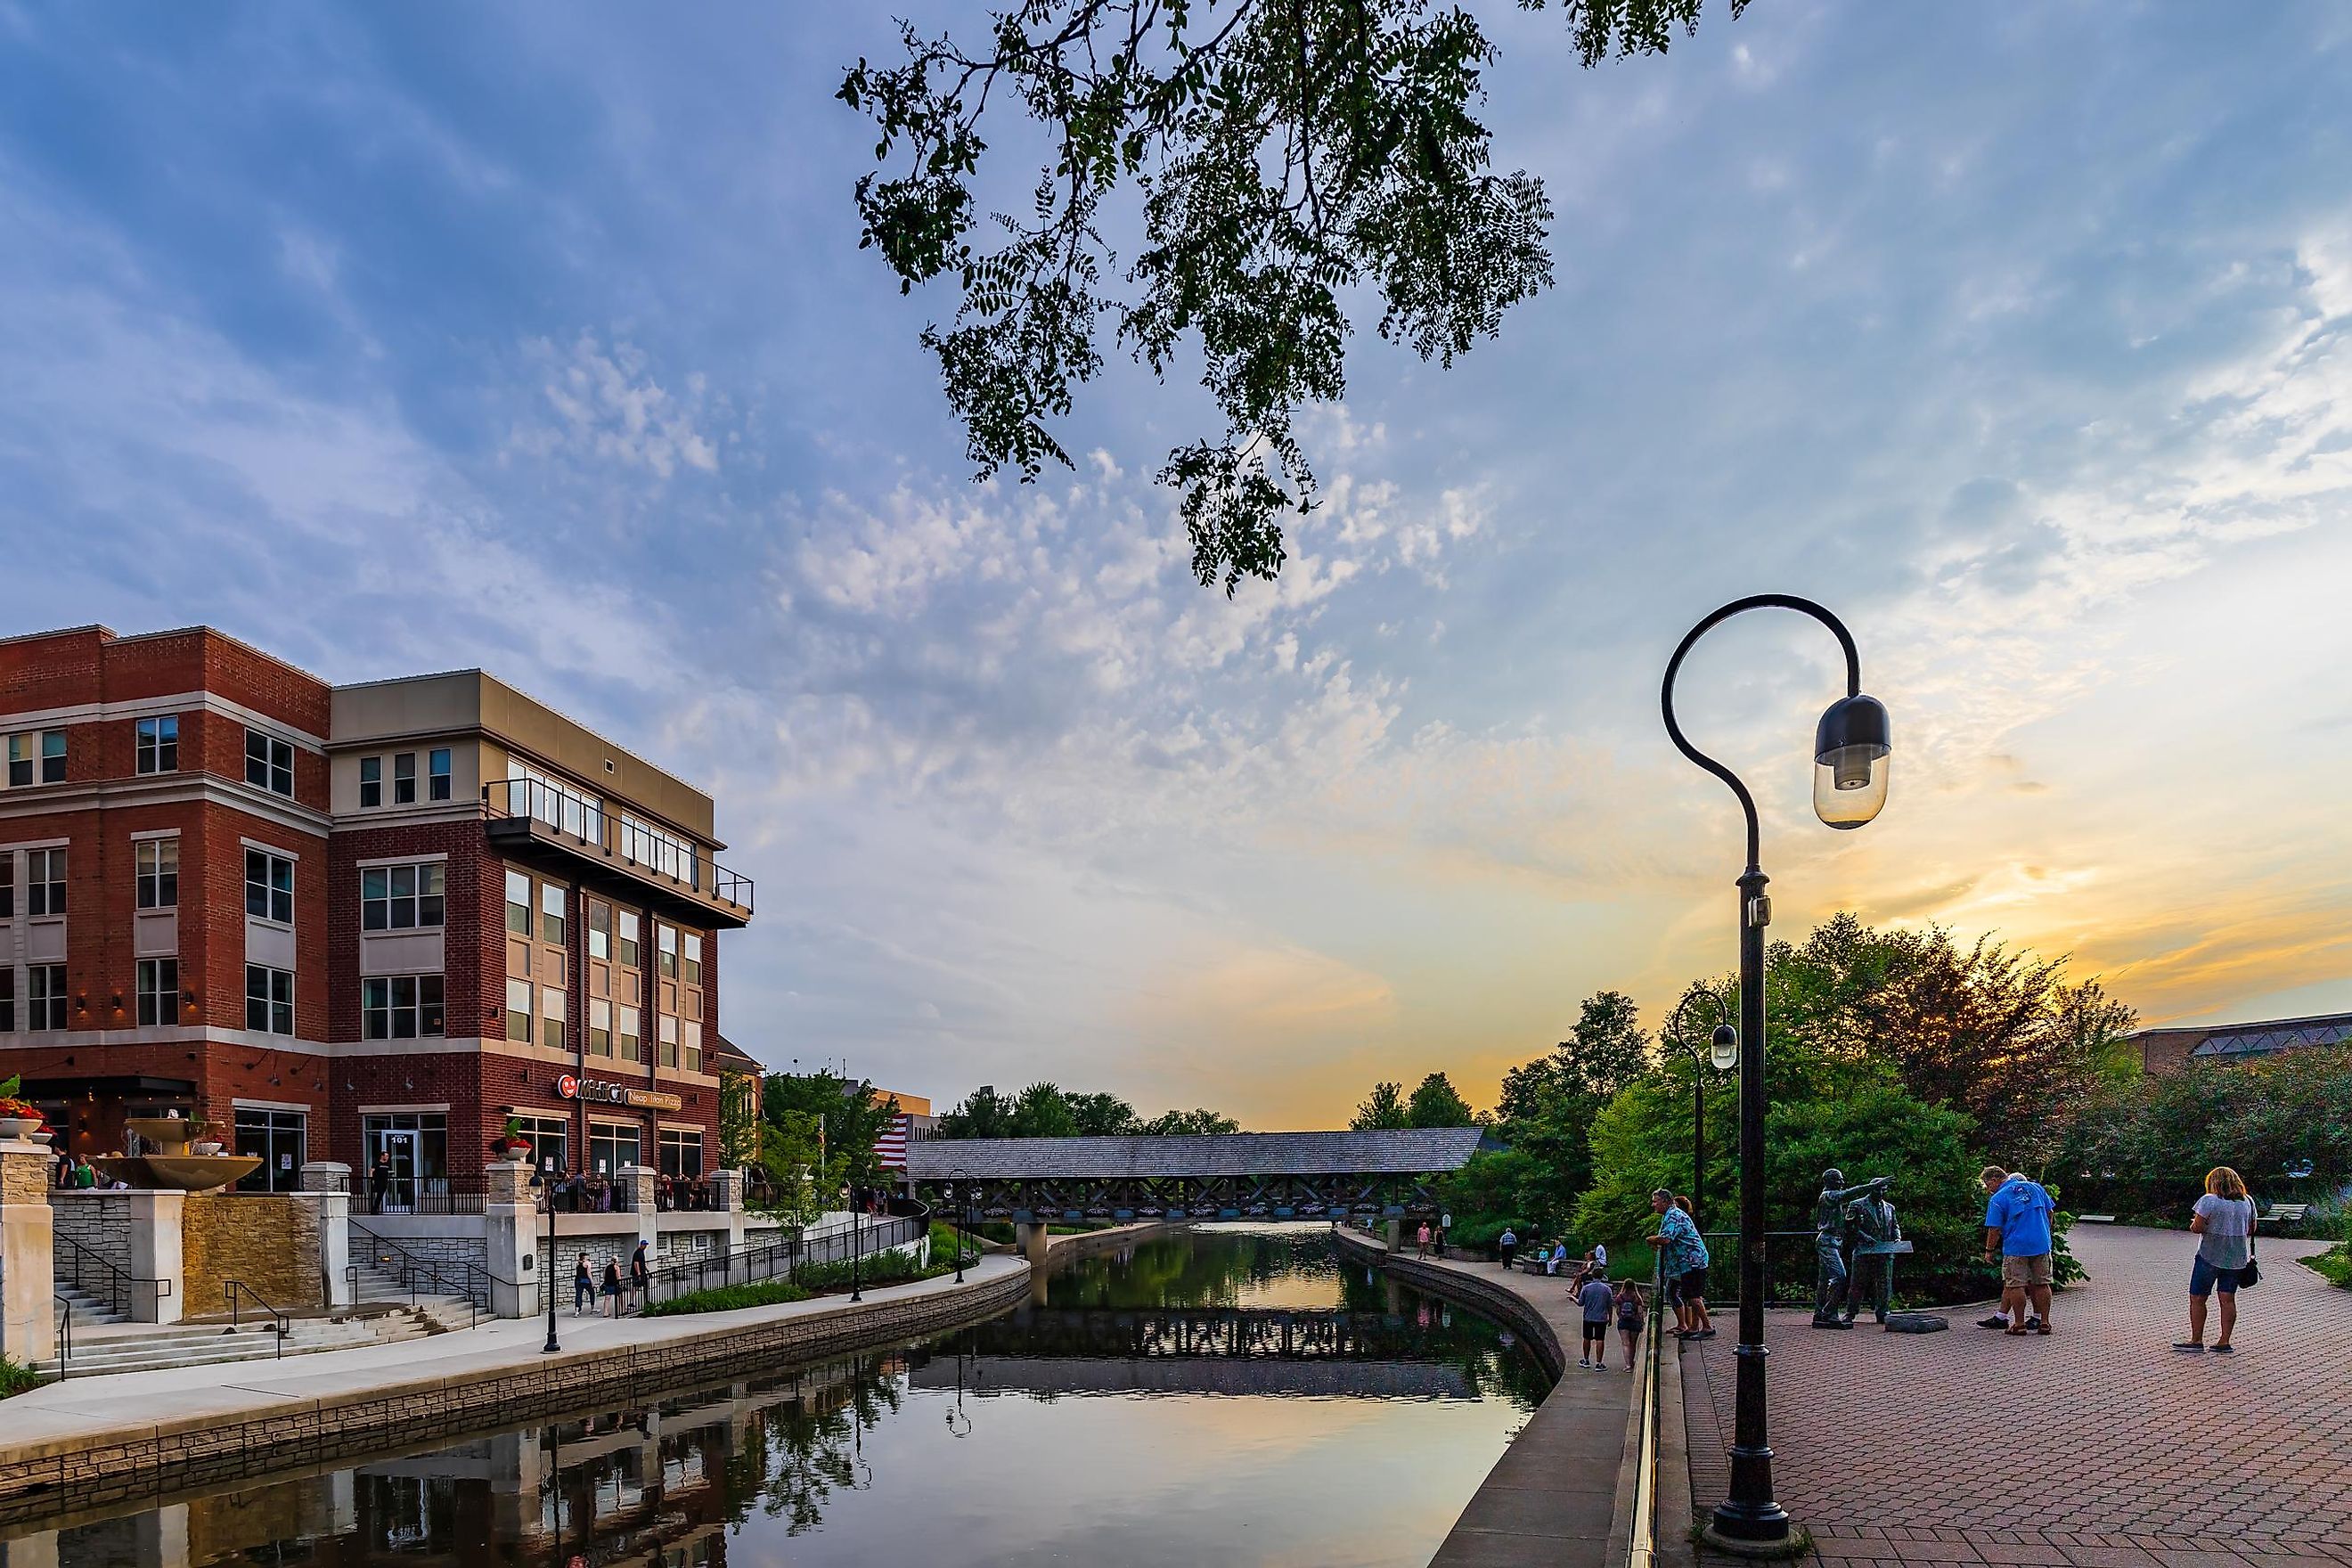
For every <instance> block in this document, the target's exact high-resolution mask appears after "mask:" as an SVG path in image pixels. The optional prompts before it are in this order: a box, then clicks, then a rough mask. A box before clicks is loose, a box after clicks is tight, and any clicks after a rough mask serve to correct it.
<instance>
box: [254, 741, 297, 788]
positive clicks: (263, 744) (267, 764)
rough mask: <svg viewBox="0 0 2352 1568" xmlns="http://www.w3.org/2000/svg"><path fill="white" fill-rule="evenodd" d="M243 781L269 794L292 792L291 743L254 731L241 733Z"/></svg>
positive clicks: (292, 764) (292, 753) (292, 756)
mask: <svg viewBox="0 0 2352 1568" xmlns="http://www.w3.org/2000/svg"><path fill="white" fill-rule="evenodd" d="M245 782H246V783H247V784H259V785H260V786H261V787H262V788H263V789H266V790H268V792H269V793H270V794H272V795H287V796H289V797H290V796H291V795H293V794H294V746H293V743H292V742H288V741H281V740H279V739H278V737H277V736H275V735H265V734H263V733H262V732H261V731H258V730H247V731H246V732H245Z"/></svg>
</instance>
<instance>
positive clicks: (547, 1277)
mask: <svg viewBox="0 0 2352 1568" xmlns="http://www.w3.org/2000/svg"><path fill="white" fill-rule="evenodd" d="M530 1184H531V1185H532V1186H534V1187H537V1188H539V1189H540V1194H539V1195H540V1201H541V1203H543V1204H545V1205H547V1271H546V1272H545V1273H544V1274H541V1276H540V1277H539V1293H540V1294H541V1295H542V1296H544V1297H546V1298H547V1342H546V1343H545V1344H543V1345H541V1346H540V1347H539V1353H540V1354H541V1355H554V1354H555V1353H556V1352H559V1351H561V1350H562V1348H563V1347H562V1345H559V1344H557V1343H556V1342H555V1184H554V1183H553V1182H551V1181H549V1180H548V1179H547V1174H546V1173H545V1172H542V1171H533V1172H532V1173H531V1174H530Z"/></svg>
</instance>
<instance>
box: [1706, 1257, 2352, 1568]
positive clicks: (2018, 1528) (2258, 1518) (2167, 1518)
mask: <svg viewBox="0 0 2352 1568" xmlns="http://www.w3.org/2000/svg"><path fill="white" fill-rule="evenodd" d="M2071 1239H2072V1242H2073V1245H2074V1252H2075V1256H2076V1257H2078V1258H2081V1259H2082V1261H2083V1266H2084V1268H2085V1269H2086V1270H2088V1272H2089V1274H2090V1279H2089V1282H2088V1283H2086V1284H2084V1285H2081V1286H2077V1287H2074V1288H2073V1289H2067V1290H2065V1291H2063V1292H2061V1293H2060V1295H2059V1297H2058V1299H2057V1301H2056V1303H2055V1304H2054V1306H2053V1310H2052V1313H2051V1318H2052V1327H2053V1333H2052V1334H2051V1335H2050V1337H2048V1338H2046V1339H2044V1338H2040V1337H2036V1336H2029V1337H2027V1338H2023V1339H2011V1338H2009V1337H2006V1336H2004V1335H2001V1334H1998V1333H1993V1332H1990V1331H1985V1330H1981V1329H1979V1328H1977V1327H1975V1326H1974V1320H1975V1319H1976V1318H1977V1317H1979V1316H1981V1315H1982V1314H1981V1312H1969V1311H1961V1310H1953V1311H1951V1312H1950V1313H1948V1316H1949V1317H1950V1318H1951V1319H1952V1329H1951V1331H1950V1332H1948V1333H1941V1334H1926V1335H1909V1334H1885V1333H1876V1332H1873V1331H1870V1330H1869V1329H1868V1328H1867V1327H1864V1328H1862V1329H1857V1330H1855V1331H1853V1332H1851V1333H1824V1332H1821V1331H1816V1330H1811V1329H1809V1328H1807V1327H1806V1326H1805V1318H1804V1315H1803V1314H1801V1313H1797V1312H1774V1313H1772V1314H1771V1315H1770V1322H1769V1326H1768V1328H1767V1331H1766V1340H1767V1343H1768V1344H1769V1347H1770V1350H1771V1352H1772V1354H1771V1361H1770V1363H1769V1366H1770V1374H1771V1383H1770V1386H1771V1409H1772V1447H1773V1453H1774V1474H1775V1480H1776V1483H1777V1489H1778V1491H1779V1494H1780V1501H1781V1503H1782V1505H1783V1506H1784V1507H1786V1508H1787V1509H1788V1510H1789V1511H1790V1514H1791V1515H1792V1516H1793V1517H1794V1518H1796V1519H1797V1521H1799V1522H1801V1523H1802V1524H1804V1525H1806V1526H1808V1527H1809V1528H1811V1530H1812V1531H1813V1532H1814V1539H1815V1542H1816V1552H1817V1555H1818V1558H1819V1560H1820V1562H1821V1563H1822V1564H1823V1565H1824V1568H1862V1565H1864V1564H1876V1563H1889V1564H1894V1563H1903V1564H1925V1563H1936V1564H1943V1565H1950V1564H1965V1563H2026V1564H2050V1565H2052V1568H2346V1565H2347V1564H2352V1291H2347V1290H2339V1289H2335V1288H2334V1287H2332V1286H2330V1285H2328V1284H2327V1283H2326V1281H2325V1280H2323V1279H2320V1278H2319V1276H2318V1275H2316V1274H2315V1273H2313V1272H2312V1271H2311V1270H2310V1269H2308V1268H2305V1267H2304V1266H2303V1265H2302V1264H2300V1263H2298V1262H2296V1261H2294V1259H2295V1258H2297V1257H2298V1256H2301V1255H2305V1254H2308V1253H2311V1252H2315V1251H2317V1250H2320V1248H2321V1246H2322V1245H2323V1244H2319V1243H2313V1242H2295V1241H2288V1240H2284V1239H2282V1238H2279V1237H2263V1238H2262V1239H2261V1253H2262V1260H2263V1279H2262V1283H2261V1284H2260V1285H2258V1286H2256V1287H2255V1288H2253V1289H2250V1290H2248V1291H2247V1292H2246V1293H2245V1298H2244V1300H2245V1315H2244V1318H2243V1320H2242V1322H2241V1324H2240V1326H2239V1332H2238V1334H2237V1336H2236V1338H2237V1342H2238V1346H2239V1349H2238V1353H2236V1354H2235V1355H2232V1356H2216V1355H2212V1354H2210V1353H2209V1354H2206V1355H2182V1354H2179V1353H2176V1352H2174V1351H2173V1350H2172V1349H2171V1344H2172V1342H2173V1341H2175V1340H2177V1339H2184V1338H2186V1337H2187V1336H2188V1288H2189V1287H2188V1279H2189V1258H2191V1256H2192V1255H2193V1253H2194V1251H2195V1243H2194V1240H2193V1238H2191V1237H2189V1235H2188V1234H2187V1233H2186V1232H2183V1231H2167V1230H2143V1229H2137V1228H2133V1227H2128V1226H2076V1227H2075V1229H2074V1233H2073V1237H2072V1238H2071ZM1717 1324H1718V1326H1719V1327H1720V1328H1722V1329H1723V1330H1724V1332H1723V1333H1722V1334H1721V1335H1720V1337H1718V1338H1717V1339H1714V1340H1710V1341H1706V1342H1705V1343H1704V1345H1703V1347H1701V1348H1695V1349H1691V1350H1687V1351H1685V1352H1684V1354H1683V1357H1682V1362H1683V1366H1684V1387H1685V1393H1686V1396H1687V1397H1686V1400H1685V1419H1686V1421H1687V1423H1688V1429H1689V1447H1690V1454H1691V1472H1692V1483H1693V1493H1694V1496H1695V1497H1696V1500H1697V1504H1698V1507H1699V1509H1700V1510H1701V1511H1704V1510H1706V1509H1707V1508H1709V1507H1711V1506H1712V1505H1713V1504H1714V1503H1715V1502H1716V1501H1717V1500H1718V1499H1719V1498H1720V1497H1721V1496H1722V1494H1723V1489H1724V1486H1725V1483H1726V1480H1727V1476H1726V1473H1725V1470H1726V1467H1725V1461H1724V1454H1725V1448H1726V1445H1727V1441H1728V1437H1729V1433H1730V1430H1731V1397H1732V1355H1731V1351H1732V1343H1733V1339H1734V1334H1733V1333H1732V1331H1731V1329H1732V1315H1731V1313H1730V1312H1729V1311H1728V1310H1718V1312H1717ZM2210 1337H2211V1335H2210V1330H2209V1331H2208V1338H2209V1340H2210ZM1701 1555H1702V1557H1704V1558H1705V1559H1706V1561H1707V1563H1710V1564H1714V1565H1727V1564H1729V1563H1731V1562H1732V1561H1733V1560H1732V1559H1730V1558H1727V1557H1721V1556H1718V1555H1717V1554H1715V1553H1711V1552H1702V1553H1701Z"/></svg>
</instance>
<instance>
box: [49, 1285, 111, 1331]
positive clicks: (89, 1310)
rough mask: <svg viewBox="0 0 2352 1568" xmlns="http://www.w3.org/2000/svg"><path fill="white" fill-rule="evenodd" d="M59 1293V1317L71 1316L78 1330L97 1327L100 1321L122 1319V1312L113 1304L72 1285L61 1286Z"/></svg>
mask: <svg viewBox="0 0 2352 1568" xmlns="http://www.w3.org/2000/svg"><path fill="white" fill-rule="evenodd" d="M57 1294H58V1303H57V1315H58V1317H59V1318H68V1317H69V1318H71V1319H72V1320H73V1326H74V1329H75V1331H77V1332H79V1331H81V1330H83V1329H88V1328H95V1327H96V1326H97V1325H99V1324H100V1323H119V1322H121V1321H122V1314H121V1313H120V1312H118V1311H116V1310H114V1308H113V1307H112V1306H111V1305H110V1304H109V1303H107V1302H105V1301H102V1300H99V1299H98V1298H97V1297H95V1296H92V1295H89V1293H87V1292H85V1291H81V1290H77V1289H74V1288H73V1287H72V1286H70V1285H68V1286H64V1287H62V1288H60V1289H58V1292H57Z"/></svg>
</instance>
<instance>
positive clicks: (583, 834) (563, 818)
mask: <svg viewBox="0 0 2352 1568" xmlns="http://www.w3.org/2000/svg"><path fill="white" fill-rule="evenodd" d="M507 778H508V780H509V784H508V788H507V809H508V810H509V811H510V812H513V813H515V814H516V815H518V816H535V817H537V818H539V820H540V821H541V822H544V823H545V824H547V825H548V826H550V827H559V828H562V830H563V831H564V832H566V833H569V834H571V835H572V837H575V838H584V839H586V840H587V841H588V842H589V843H591V844H602V843H604V807H603V806H601V805H597V804H596V803H595V802H594V801H593V800H590V799H588V798H587V797H585V796H584V795H579V794H577V793H575V792H574V791H573V790H572V788H571V786H569V785H568V784H559V783H558V782H556V781H555V780H554V779H552V778H550V777H549V776H548V775H547V774H545V773H541V772H540V771H539V770H538V769H537V768H534V767H530V766H528V765H526V764H525V763H518V762H516V761H514V760H513V759H512V758H509V759H508V761H507Z"/></svg>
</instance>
